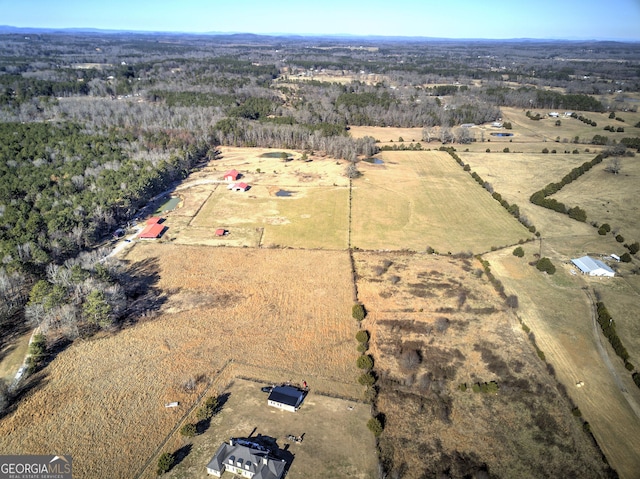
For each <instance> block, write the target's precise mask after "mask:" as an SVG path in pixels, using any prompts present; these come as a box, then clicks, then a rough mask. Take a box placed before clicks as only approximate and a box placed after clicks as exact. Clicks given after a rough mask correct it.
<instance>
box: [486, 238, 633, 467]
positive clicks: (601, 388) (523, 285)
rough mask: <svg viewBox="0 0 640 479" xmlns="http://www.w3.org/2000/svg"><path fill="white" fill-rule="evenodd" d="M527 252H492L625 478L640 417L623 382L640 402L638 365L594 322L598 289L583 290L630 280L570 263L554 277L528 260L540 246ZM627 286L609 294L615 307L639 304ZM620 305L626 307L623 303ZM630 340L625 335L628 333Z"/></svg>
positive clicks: (540, 342) (528, 320) (505, 281)
mask: <svg viewBox="0 0 640 479" xmlns="http://www.w3.org/2000/svg"><path fill="white" fill-rule="evenodd" d="M525 252H526V255H525V257H524V258H516V257H515V256H513V255H511V253H510V252H509V251H504V252H495V253H491V254H489V255H487V256H486V258H487V259H488V260H489V261H490V263H491V265H492V270H493V272H494V273H495V274H496V276H497V277H499V278H500V279H501V280H502V282H503V284H504V285H505V288H506V290H507V291H508V294H516V295H517V296H518V298H519V304H520V308H519V311H518V315H519V316H520V318H521V319H522V320H523V321H524V323H525V324H527V326H529V327H530V328H531V330H532V331H533V332H534V333H535V337H536V342H537V344H538V346H539V348H540V349H541V350H542V351H543V352H544V353H545V355H546V358H547V360H548V361H549V362H550V363H551V364H552V365H553V367H554V369H555V372H556V375H557V377H558V379H559V380H560V381H561V382H562V383H563V384H564V385H565V386H566V388H567V391H568V393H569V395H570V397H571V398H572V399H573V401H574V402H575V403H576V404H577V405H578V407H579V408H580V410H581V411H582V414H583V416H584V418H585V419H586V420H587V421H588V422H589V423H590V425H591V430H592V431H593V433H594V435H595V437H596V439H597V440H598V443H599V445H600V447H601V448H602V450H603V452H604V453H605V455H606V456H607V458H608V460H609V462H610V463H611V465H612V466H613V467H614V468H615V469H616V470H617V472H618V473H619V474H620V477H628V478H632V477H637V471H639V470H640V451H639V450H638V448H637V444H635V442H634V441H630V440H629V438H633V437H640V418H639V417H638V415H637V414H635V413H634V411H633V409H632V407H631V406H630V405H629V402H628V401H627V399H626V397H625V395H623V393H622V392H621V387H622V388H624V389H625V391H627V392H626V396H627V397H630V401H631V402H632V403H635V404H640V390H639V389H638V388H637V387H636V386H635V385H634V384H633V380H632V379H631V374H630V372H629V371H627V370H626V369H625V368H624V366H623V363H622V361H621V360H620V359H619V358H617V357H616V356H615V353H614V352H613V350H612V348H611V347H610V346H609V345H608V343H607V341H606V339H605V338H604V337H603V336H602V335H601V333H600V332H597V329H596V328H595V327H594V324H593V320H592V299H591V298H593V296H594V295H593V293H591V297H589V296H587V294H585V291H584V290H583V289H582V288H585V287H586V288H589V289H595V290H598V291H608V290H610V289H611V288H614V287H615V284H616V283H617V282H619V281H623V280H621V279H619V278H587V277H583V276H579V275H575V276H573V275H571V274H570V273H569V270H570V269H571V268H570V267H562V268H558V271H557V272H556V274H555V275H553V276H548V275H545V274H541V273H540V272H538V271H537V270H536V269H535V268H533V267H531V266H529V265H528V264H527V261H531V260H532V259H533V255H534V253H536V252H537V249H536V247H535V246H534V245H527V246H525ZM620 293H622V294H615V295H611V294H606V295H605V296H604V299H605V301H606V303H605V304H607V307H609V305H612V306H614V303H615V302H616V299H619V298H622V297H625V296H626V297H627V303H626V304H628V305H629V306H630V307H633V309H634V310H635V311H637V304H638V303H637V301H635V305H633V306H632V303H633V300H631V298H633V293H631V292H630V291H626V292H625V291H621V292H620ZM614 310H615V311H616V312H618V311H619V310H618V308H617V307H616V306H614ZM614 314H615V313H614ZM636 317H637V316H636ZM627 318H629V317H628V316H627ZM621 319H622V318H621ZM629 319H630V318H629ZM627 321H628V320H627ZM633 329H635V326H632V327H629V326H627V327H625V328H621V332H622V331H632V330H633ZM596 332H597V333H596ZM596 334H597V335H598V336H599V337H600V338H601V342H602V344H603V347H604V349H605V350H606V352H607V353H608V357H609V358H610V362H611V364H612V367H613V368H614V370H615V372H616V374H617V376H618V377H619V378H620V379H619V380H620V381H621V383H620V384H619V383H617V382H616V379H615V377H614V376H613V375H612V373H611V371H610V370H609V369H608V368H607V366H606V363H605V361H604V360H603V358H602V356H601V355H600V354H599V351H598V339H597V338H598V336H596ZM636 338H637V336H636ZM622 339H623V342H624V341H625V337H622ZM636 344H637V339H634V340H633V341H630V342H629V346H632V345H636ZM629 351H630V353H631V356H632V361H633V358H636V357H637V349H635V351H633V350H632V349H631V347H630V348H629ZM636 362H637V361H636ZM579 382H583V383H584V386H583V387H576V385H577V384H578V383H579Z"/></svg>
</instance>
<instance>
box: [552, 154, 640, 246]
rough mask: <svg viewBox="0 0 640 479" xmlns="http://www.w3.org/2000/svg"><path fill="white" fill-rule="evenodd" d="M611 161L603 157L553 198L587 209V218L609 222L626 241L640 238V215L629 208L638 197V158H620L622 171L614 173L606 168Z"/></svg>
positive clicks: (639, 176) (639, 167) (636, 201)
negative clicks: (597, 163) (591, 168)
mask: <svg viewBox="0 0 640 479" xmlns="http://www.w3.org/2000/svg"><path fill="white" fill-rule="evenodd" d="M610 162H611V160H610V159H605V160H604V161H603V162H602V163H600V164H599V165H597V166H596V167H595V168H593V170H591V171H589V173H587V174H586V175H583V176H581V177H580V178H578V179H577V180H576V181H574V182H572V183H571V184H569V185H567V186H565V187H564V188H562V190H560V191H559V192H558V193H556V194H555V195H553V198H555V199H557V200H558V201H561V202H563V203H565V204H566V205H572V206H573V205H578V206H580V207H581V208H582V209H583V210H585V211H586V212H587V221H595V222H597V223H598V224H602V223H609V224H610V225H611V228H612V230H615V232H616V233H620V234H621V235H622V236H624V237H625V240H626V242H628V243H633V242H635V241H640V217H639V215H637V214H633V213H631V211H630V209H632V208H633V206H634V205H636V206H637V205H638V201H639V200H640V193H639V191H640V160H639V159H638V158H637V157H636V158H620V165H621V170H620V173H619V174H617V175H614V174H612V173H608V172H606V171H605V168H607V166H609V165H610ZM619 249H620V250H622V251H624V250H623V249H622V248H619Z"/></svg>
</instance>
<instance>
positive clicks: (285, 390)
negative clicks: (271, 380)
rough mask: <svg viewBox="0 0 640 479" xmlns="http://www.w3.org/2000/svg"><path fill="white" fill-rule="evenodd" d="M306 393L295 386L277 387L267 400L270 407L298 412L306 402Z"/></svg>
mask: <svg viewBox="0 0 640 479" xmlns="http://www.w3.org/2000/svg"><path fill="white" fill-rule="evenodd" d="M304 396H305V391H302V390H300V389H298V388H296V387H293V386H276V387H275V388H273V389H272V390H271V393H270V394H269V397H268V398H267V404H268V405H269V406H273V407H277V408H278V409H284V410H285V411H291V412H296V411H297V410H298V409H299V408H300V404H302V401H303V400H304Z"/></svg>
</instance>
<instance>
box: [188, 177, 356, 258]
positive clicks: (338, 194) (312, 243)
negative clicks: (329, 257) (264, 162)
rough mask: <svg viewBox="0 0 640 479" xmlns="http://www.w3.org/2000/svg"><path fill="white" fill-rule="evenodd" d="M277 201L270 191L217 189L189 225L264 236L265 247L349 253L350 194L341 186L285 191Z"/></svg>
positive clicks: (265, 189) (266, 189)
mask: <svg viewBox="0 0 640 479" xmlns="http://www.w3.org/2000/svg"><path fill="white" fill-rule="evenodd" d="M286 189H287V191H290V192H291V196H290V197H278V196H274V195H272V194H271V193H270V191H269V190H270V189H269V188H268V187H266V186H261V185H255V186H253V187H252V188H251V189H250V190H249V191H246V192H235V191H229V190H227V189H226V188H224V187H219V188H217V189H216V191H214V193H213V194H212V195H211V197H210V198H209V199H208V200H207V202H206V203H205V204H204V206H203V207H202V209H201V210H200V212H199V213H198V215H197V216H196V217H195V218H194V219H193V221H192V222H191V225H190V226H191V227H195V228H198V229H200V230H201V231H202V230H203V229H208V230H209V231H211V232H212V233H211V234H213V231H214V229H215V228H217V227H221V226H224V227H228V228H229V229H230V231H231V233H232V234H233V232H234V231H235V230H238V229H240V230H242V229H245V230H248V231H251V230H257V229H260V230H261V231H262V229H263V231H264V233H263V236H262V241H261V244H262V246H267V247H268V246H285V247H296V248H322V249H345V248H346V247H347V232H348V219H349V216H348V215H349V212H348V206H349V191H348V189H347V188H340V187H337V188H335V187H324V188H313V187H293V188H286Z"/></svg>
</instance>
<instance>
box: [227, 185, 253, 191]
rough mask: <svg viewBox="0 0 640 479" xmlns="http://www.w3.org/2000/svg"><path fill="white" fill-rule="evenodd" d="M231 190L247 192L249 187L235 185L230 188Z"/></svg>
mask: <svg viewBox="0 0 640 479" xmlns="http://www.w3.org/2000/svg"><path fill="white" fill-rule="evenodd" d="M231 189H232V190H233V191H247V190H248V189H249V185H248V184H246V183H236V184H234V185H233V186H232V187H231Z"/></svg>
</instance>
